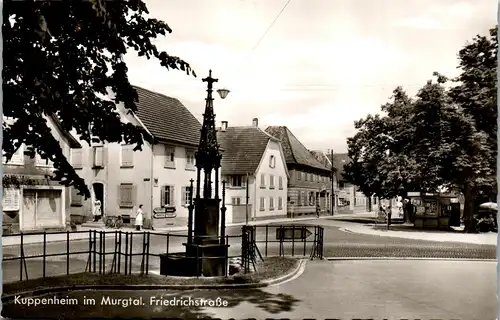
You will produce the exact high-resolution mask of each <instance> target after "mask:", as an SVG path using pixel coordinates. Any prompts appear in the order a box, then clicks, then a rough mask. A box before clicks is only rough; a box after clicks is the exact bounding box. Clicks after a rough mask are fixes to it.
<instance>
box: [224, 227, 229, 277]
mask: <svg viewBox="0 0 500 320" xmlns="http://www.w3.org/2000/svg"><path fill="white" fill-rule="evenodd" d="M224 244H225V245H226V249H225V250H224V252H225V253H226V261H225V263H224V276H226V277H227V274H228V270H227V269H228V268H229V266H228V265H227V264H228V260H229V246H228V244H229V237H228V235H227V234H226V242H225V243H224Z"/></svg>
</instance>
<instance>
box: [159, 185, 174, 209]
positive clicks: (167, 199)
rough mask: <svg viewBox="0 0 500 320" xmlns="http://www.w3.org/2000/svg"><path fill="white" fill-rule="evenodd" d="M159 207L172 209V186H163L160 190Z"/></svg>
mask: <svg viewBox="0 0 500 320" xmlns="http://www.w3.org/2000/svg"><path fill="white" fill-rule="evenodd" d="M160 201H161V206H162V207H174V206H175V202H174V187H173V186H163V187H162V188H161V200H160Z"/></svg>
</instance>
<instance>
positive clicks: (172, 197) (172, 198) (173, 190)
mask: <svg viewBox="0 0 500 320" xmlns="http://www.w3.org/2000/svg"><path fill="white" fill-rule="evenodd" d="M170 205H171V206H172V207H175V188H174V186H170Z"/></svg>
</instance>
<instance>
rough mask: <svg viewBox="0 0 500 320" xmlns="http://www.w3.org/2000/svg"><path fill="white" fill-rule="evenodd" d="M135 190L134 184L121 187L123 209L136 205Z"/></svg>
mask: <svg viewBox="0 0 500 320" xmlns="http://www.w3.org/2000/svg"><path fill="white" fill-rule="evenodd" d="M134 196H135V190H134V185H133V184H121V185H120V204H121V206H123V207H132V206H133V205H134Z"/></svg>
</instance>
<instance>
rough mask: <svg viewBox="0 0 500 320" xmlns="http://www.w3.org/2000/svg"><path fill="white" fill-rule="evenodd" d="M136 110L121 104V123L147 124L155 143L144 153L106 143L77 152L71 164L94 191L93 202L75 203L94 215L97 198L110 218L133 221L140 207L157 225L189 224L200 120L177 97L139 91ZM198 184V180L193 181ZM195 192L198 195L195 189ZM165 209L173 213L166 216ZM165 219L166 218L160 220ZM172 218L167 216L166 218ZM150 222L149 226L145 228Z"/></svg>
mask: <svg viewBox="0 0 500 320" xmlns="http://www.w3.org/2000/svg"><path fill="white" fill-rule="evenodd" d="M135 89H136V90H137V93H138V96H139V102H138V103H137V112H136V113H132V114H129V113H127V111H126V110H125V109H124V107H123V106H121V105H119V106H118V111H119V112H120V115H121V117H122V121H124V122H130V123H133V124H135V125H139V126H142V127H143V128H144V129H145V130H146V131H147V132H148V133H149V134H150V135H151V136H152V137H153V138H154V139H153V140H154V143H153V144H152V145H151V144H150V143H148V142H146V141H145V143H144V145H143V146H142V151H135V152H134V151H133V148H134V146H132V145H120V144H118V143H107V144H104V145H92V146H89V145H88V144H87V143H86V142H81V143H82V145H83V148H82V149H81V150H72V152H73V154H72V164H73V166H74V167H75V168H79V169H78V170H79V171H80V176H81V177H83V178H84V179H85V181H86V182H87V185H89V186H90V187H91V196H92V198H91V199H90V200H89V201H83V199H82V198H81V197H79V196H77V195H76V194H75V193H73V197H72V199H71V205H72V206H73V207H74V208H79V210H80V214H82V215H87V216H91V215H92V212H93V211H94V210H95V202H96V201H95V200H100V202H101V207H102V212H103V213H104V214H105V215H108V216H117V215H122V216H127V215H128V216H130V217H131V218H132V221H131V222H132V223H133V219H134V217H135V212H136V210H137V208H138V206H139V205H140V204H142V205H143V211H144V212H145V216H146V220H147V221H151V219H152V217H153V216H155V215H154V214H153V213H154V212H157V215H156V217H157V218H153V219H152V221H153V227H162V226H165V225H167V224H168V225H171V224H174V225H186V224H187V218H188V210H187V204H188V203H187V201H188V198H189V188H188V187H189V184H190V179H193V180H195V181H196V168H195V157H194V155H195V151H196V150H197V146H198V144H199V141H200V129H201V124H200V122H199V121H198V120H197V119H196V118H195V117H194V116H193V115H192V114H191V113H190V112H189V110H188V109H187V108H186V107H185V106H184V105H183V104H182V103H181V102H180V101H179V100H178V99H175V98H171V97H168V96H165V95H163V94H159V93H156V92H152V91H149V90H146V89H143V88H139V87H135ZM194 186H196V182H195V183H194ZM195 192H196V191H195ZM165 211H166V212H167V213H168V214H165ZM161 216H163V217H161ZM165 216H167V218H164V217H165ZM148 225H149V222H145V225H144V226H145V227H147V226H148Z"/></svg>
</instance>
